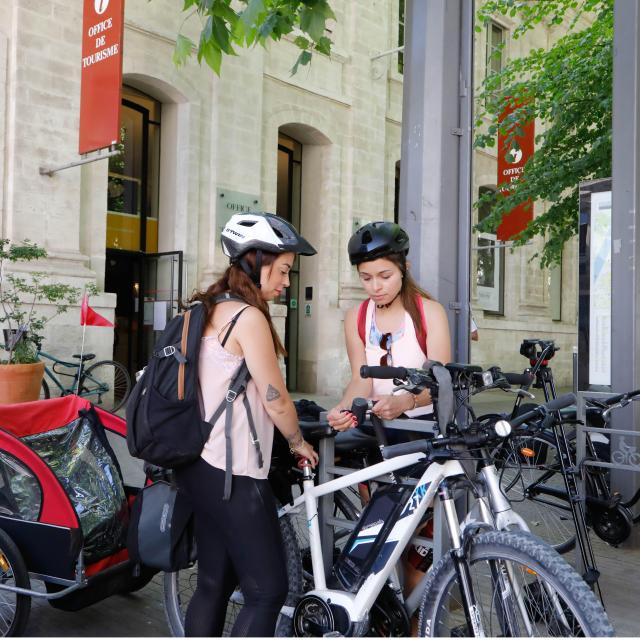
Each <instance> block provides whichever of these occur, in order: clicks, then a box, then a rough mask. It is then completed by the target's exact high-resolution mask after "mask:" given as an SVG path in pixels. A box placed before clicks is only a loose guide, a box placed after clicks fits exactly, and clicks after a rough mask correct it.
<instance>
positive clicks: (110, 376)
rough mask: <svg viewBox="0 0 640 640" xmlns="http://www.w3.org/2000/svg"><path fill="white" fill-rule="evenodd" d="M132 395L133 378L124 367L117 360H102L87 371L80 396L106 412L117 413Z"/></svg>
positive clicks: (82, 381)
mask: <svg viewBox="0 0 640 640" xmlns="http://www.w3.org/2000/svg"><path fill="white" fill-rule="evenodd" d="M130 393H131V377H130V376H129V372H128V371H127V369H126V368H125V366H124V365H122V364H120V363H119V362H116V361H115V360H100V362H96V363H95V364H93V365H91V366H90V367H89V368H88V369H85V370H84V372H83V374H82V379H81V380H80V392H79V394H78V395H80V396H82V397H85V398H87V399H88V400H90V401H91V402H92V403H93V404H95V405H97V406H98V407H100V408H101V409H104V410H105V411H110V412H111V413H115V412H116V411H118V409H120V408H121V407H122V406H123V405H124V404H125V402H126V401H127V399H128V398H129V394H130Z"/></svg>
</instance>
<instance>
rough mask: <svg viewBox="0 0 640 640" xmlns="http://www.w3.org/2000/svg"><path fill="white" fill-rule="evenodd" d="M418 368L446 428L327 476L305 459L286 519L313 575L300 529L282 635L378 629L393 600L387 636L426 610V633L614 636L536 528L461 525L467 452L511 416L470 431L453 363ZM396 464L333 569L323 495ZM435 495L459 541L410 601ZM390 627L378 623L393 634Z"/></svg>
mask: <svg viewBox="0 0 640 640" xmlns="http://www.w3.org/2000/svg"><path fill="white" fill-rule="evenodd" d="M443 370H444V373H443ZM400 371H401V370H399V369H396V370H395V372H396V373H399V372H400ZM387 373H389V372H387ZM405 373H406V372H405ZM445 373H446V376H445ZM413 374H414V376H417V377H420V376H422V378H423V384H424V385H425V386H429V388H431V389H432V395H434V397H435V399H436V404H437V413H438V421H439V423H440V424H441V425H445V428H443V431H444V432H446V433H447V437H438V438H436V439H435V440H431V441H429V440H421V441H414V442H409V443H406V444H401V445H395V446H393V447H386V448H385V450H384V456H385V458H386V460H384V461H383V462H380V463H379V464H376V465H373V466H371V467H368V468H366V469H362V470H358V471H355V472H353V473H351V474H349V475H347V476H344V477H342V478H337V479H335V480H331V481H329V482H326V483H323V484H320V485H315V484H314V481H313V474H312V473H311V469H310V468H309V467H308V466H307V467H305V469H304V474H305V476H304V481H303V492H302V495H300V496H299V497H298V498H296V499H295V501H294V503H293V505H287V506H285V507H283V508H282V509H281V510H280V517H281V522H282V524H283V531H289V532H291V531H292V530H293V529H292V527H291V524H290V519H291V518H293V517H295V514H296V513H300V512H302V511H303V512H304V517H305V519H306V521H307V523H308V527H309V549H310V554H311V565H312V585H310V586H311V588H310V589H308V590H305V591H304V592H302V590H301V587H302V586H303V585H304V584H305V583H304V581H303V579H302V566H301V562H300V554H299V550H298V548H297V545H296V540H295V538H293V537H291V536H288V537H287V539H286V540H285V546H286V550H287V563H288V570H289V576H290V585H289V586H290V597H289V600H288V601H287V604H286V605H285V607H284V608H283V610H282V612H281V615H280V618H279V621H278V628H277V635H282V636H293V635H295V636H325V635H343V636H358V635H365V634H369V633H370V631H371V618H372V616H373V615H374V613H375V611H376V609H377V608H378V609H379V608H383V609H386V613H387V619H388V620H389V621H390V626H389V629H388V630H387V633H386V634H384V635H408V634H409V619H410V616H411V615H412V614H413V613H414V612H415V611H416V610H417V609H419V613H420V623H419V627H420V635H422V636H449V635H455V636H459V635H463V636H476V637H483V636H512V637H513V636H562V637H572V636H576V635H587V636H610V635H612V634H613V631H612V628H611V626H610V624H609V622H608V619H607V616H606V614H605V612H604V610H603V608H602V606H601V605H600V603H599V602H598V600H597V598H596V597H595V596H594V594H593V593H592V592H591V591H590V589H589V588H588V587H587V585H586V584H585V583H584V581H583V580H582V579H581V578H580V576H579V575H578V574H577V573H576V572H575V571H574V570H573V569H572V568H571V567H570V566H569V565H568V564H567V563H566V562H565V561H564V560H563V559H562V558H561V557H560V556H559V555H558V554H557V553H556V552H555V551H553V549H551V548H550V547H549V546H548V545H545V544H543V543H542V542H540V541H539V540H538V539H536V538H534V537H533V536H531V535H530V534H528V533H526V532H511V531H501V530H496V529H494V528H493V523H494V520H495V517H494V514H493V513H492V507H491V508H489V509H488V510H487V509H486V508H485V509H480V513H479V515H477V516H476V517H474V518H471V519H469V518H467V520H466V522H465V523H464V526H463V525H462V524H461V523H460V521H459V519H458V515H457V513H456V509H455V505H454V494H455V491H456V488H457V487H459V486H470V485H471V487H472V489H473V488H474V482H475V479H470V478H468V477H467V476H466V475H465V472H464V469H463V466H462V464H461V460H464V459H465V458H470V457H471V458H473V459H476V458H477V456H473V455H470V453H471V452H472V451H475V450H477V449H481V448H484V447H486V446H488V445H491V444H492V443H497V442H498V441H500V439H501V438H503V437H505V436H506V435H508V434H509V432H510V425H509V424H508V423H506V422H499V423H496V424H495V425H489V426H479V427H477V428H474V427H473V425H472V427H471V428H470V429H468V430H466V431H463V432H459V431H458V430H457V429H456V427H455V424H453V403H449V402H448V400H446V393H443V398H440V399H438V395H437V391H438V387H439V386H440V385H441V384H443V383H445V384H444V386H445V387H446V377H447V376H448V372H446V370H445V369H444V367H442V366H441V365H433V366H431V367H430V369H429V370H425V371H422V372H420V373H416V370H414V371H413ZM399 377H400V376H399ZM449 380H450V377H449ZM447 393H448V392H447ZM449 404H451V406H449ZM450 434H451V435H450ZM400 472H402V473H400ZM390 473H391V474H394V475H395V477H396V478H398V481H397V483H396V484H392V485H389V486H388V487H384V488H382V489H379V490H378V491H376V492H375V493H374V495H373V498H372V499H371V501H370V502H369V504H368V505H367V507H366V508H365V509H364V511H363V513H362V516H361V517H360V519H359V521H358V523H357V526H356V528H355V529H354V531H353V532H352V534H351V535H350V537H349V538H348V540H347V541H346V544H345V545H344V548H343V550H342V553H341V554H340V556H339V558H338V559H337V561H336V562H335V563H334V565H333V571H332V573H331V574H330V575H329V576H327V575H326V574H325V568H324V567H325V559H324V558H323V555H322V546H321V540H320V530H319V524H318V506H317V505H318V502H317V501H318V498H320V497H321V496H324V495H328V494H330V493H333V492H335V491H340V490H341V489H344V488H346V487H347V486H349V485H351V484H355V483H358V482H363V481H367V480H372V479H374V478H378V477H380V476H384V475H386V474H390ZM411 476H413V478H412V477H411ZM416 477H418V479H417V482H416V480H415V478H416ZM472 480H473V481H472ZM489 492H491V491H489ZM436 498H438V500H439V501H440V502H441V504H442V507H443V513H444V519H445V522H446V527H447V530H448V534H449V539H450V551H449V552H448V553H447V554H445V555H444V556H443V557H442V558H441V559H440V561H439V562H438V563H437V564H436V565H435V566H434V567H433V568H432V569H431V571H430V572H429V574H428V576H427V578H426V579H425V581H424V582H423V583H421V584H420V585H418V587H416V589H414V592H413V593H411V594H410V595H409V596H408V597H407V598H406V599H405V598H403V597H402V593H401V590H400V589H399V587H398V584H399V581H398V576H397V574H396V565H397V563H398V560H399V558H400V556H401V554H402V552H403V550H404V549H405V548H406V547H407V545H409V544H410V543H411V540H412V538H413V537H414V533H415V530H416V529H417V528H418V525H419V524H420V523H421V521H422V520H423V517H424V515H425V513H426V511H427V509H428V508H430V507H432V506H433V505H434V503H435V501H436ZM480 502H482V501H480ZM489 502H491V501H490V500H489ZM180 573H181V574H182V572H180ZM168 581H169V583H170V584H173V585H175V588H176V589H178V590H179V589H180V585H181V584H183V581H182V576H181V575H176V574H169V577H168ZM187 584H188V580H187ZM177 630H178V631H179V629H177ZM381 631H382V632H384V630H381V629H379V628H378V629H377V632H378V633H379V634H380V635H383V633H381ZM174 633H175V630H174Z"/></svg>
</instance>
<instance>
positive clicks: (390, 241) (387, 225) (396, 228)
mask: <svg viewBox="0 0 640 640" xmlns="http://www.w3.org/2000/svg"><path fill="white" fill-rule="evenodd" d="M348 251H349V261H350V262H351V264H354V265H355V264H360V263H361V262H369V261H371V260H377V259H378V258H384V256H388V255H391V254H392V253H403V254H404V255H405V256H406V255H407V254H408V253H409V236H408V235H407V233H406V231H405V230H404V229H403V228H402V227H401V226H400V225H399V224H395V223H394V222H369V223H368V224H365V225H363V226H362V227H360V228H359V229H358V230H357V231H356V232H355V233H354V234H353V235H352V236H351V238H350V239H349V246H348Z"/></svg>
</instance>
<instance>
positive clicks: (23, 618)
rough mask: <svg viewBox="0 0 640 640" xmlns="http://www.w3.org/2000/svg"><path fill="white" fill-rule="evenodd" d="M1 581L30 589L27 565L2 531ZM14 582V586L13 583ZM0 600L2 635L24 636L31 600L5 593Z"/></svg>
mask: <svg viewBox="0 0 640 640" xmlns="http://www.w3.org/2000/svg"><path fill="white" fill-rule="evenodd" d="M0 581H1V582H2V584H5V585H7V584H8V585H9V586H15V587H21V588H23V589H30V588H31V582H30V580H29V574H28V572H27V567H26V564H25V562H24V560H23V558H22V555H21V554H20V551H19V550H18V547H17V546H16V544H15V542H13V540H12V539H11V538H10V537H9V535H8V534H6V533H5V532H4V531H3V530H2V529H0ZM12 581H13V585H11V582H12ZM2 593H3V596H2V598H0V635H2V636H22V635H24V632H25V629H26V627H27V622H28V621H29V613H30V611H31V598H30V597H29V596H24V595H18V594H16V593H12V592H10V591H3V592H2Z"/></svg>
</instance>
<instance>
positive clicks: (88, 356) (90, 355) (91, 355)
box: [71, 353, 96, 362]
mask: <svg viewBox="0 0 640 640" xmlns="http://www.w3.org/2000/svg"><path fill="white" fill-rule="evenodd" d="M71 357H72V358H82V362H86V361H87V360H93V359H94V358H95V357H96V354H95V353H85V354H84V355H82V356H81V355H80V354H79V353H74V354H73V356H71Z"/></svg>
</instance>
